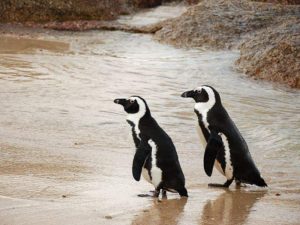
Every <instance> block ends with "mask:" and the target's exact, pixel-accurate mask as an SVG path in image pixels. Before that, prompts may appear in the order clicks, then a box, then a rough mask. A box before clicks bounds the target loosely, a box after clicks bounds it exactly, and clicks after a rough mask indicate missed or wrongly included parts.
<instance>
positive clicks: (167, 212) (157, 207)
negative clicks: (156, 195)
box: [131, 198, 187, 225]
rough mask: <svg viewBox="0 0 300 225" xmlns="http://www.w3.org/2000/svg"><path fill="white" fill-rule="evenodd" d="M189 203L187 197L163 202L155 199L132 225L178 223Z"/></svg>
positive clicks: (173, 224)
mask: <svg viewBox="0 0 300 225" xmlns="http://www.w3.org/2000/svg"><path fill="white" fill-rule="evenodd" d="M186 203H187V198H181V199H171V200H162V202H159V203H157V202H155V201H153V205H152V206H151V207H150V208H149V209H146V210H143V211H142V212H141V215H139V216H138V217H137V218H136V219H135V220H134V221H132V223H131V224H132V225H142V224H147V225H152V224H153V225H165V224H172V225H175V224H178V222H179V221H180V218H181V216H182V212H183V210H184V206H185V204H186Z"/></svg>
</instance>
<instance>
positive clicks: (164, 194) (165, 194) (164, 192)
mask: <svg viewBox="0 0 300 225" xmlns="http://www.w3.org/2000/svg"><path fill="white" fill-rule="evenodd" d="M162 198H164V199H167V191H166V190H162Z"/></svg>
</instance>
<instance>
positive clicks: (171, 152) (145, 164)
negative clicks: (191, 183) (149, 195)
mask: <svg viewBox="0 0 300 225" xmlns="http://www.w3.org/2000/svg"><path fill="white" fill-rule="evenodd" d="M114 102H115V103H116V104H120V105H122V106H123V107H124V110H125V111H126V112H127V113H128V115H127V122H128V123H129V125H130V126H131V127H132V137H133V140H134V144H135V147H136V151H135V155H134V158H133V163H132V175H133V178H134V179H135V180H136V181H139V180H140V177H141V174H142V175H143V177H144V178H145V180H147V181H148V182H150V183H151V184H152V185H153V186H154V187H155V191H154V197H156V198H158V197H159V194H160V191H161V190H162V193H163V197H166V191H170V192H176V193H179V195H180V196H181V197H188V192H187V190H186V188H185V177H184V174H183V172H182V169H181V166H180V163H179V159H178V155H177V152H176V149H175V146H174V144H173V141H172V139H171V138H170V137H169V136H168V134H167V133H166V132H165V131H164V130H163V129H162V128H161V127H160V126H159V125H158V123H157V122H156V120H155V119H154V118H153V117H152V116H151V112H150V109H149V107H148V105H147V103H146V101H145V100H144V99H143V98H141V97H139V96H132V97H130V98H128V99H125V98H119V99H115V100H114Z"/></svg>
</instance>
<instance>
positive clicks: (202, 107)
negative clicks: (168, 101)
mask: <svg viewBox="0 0 300 225" xmlns="http://www.w3.org/2000/svg"><path fill="white" fill-rule="evenodd" d="M215 103H216V101H215V99H211V100H209V101H208V102H198V103H196V104H195V107H194V110H195V112H196V114H197V116H198V118H199V120H201V121H202V122H203V124H204V126H205V127H206V129H208V125H209V124H208V121H207V114H208V112H209V111H210V110H211V109H212V108H213V107H214V105H215Z"/></svg>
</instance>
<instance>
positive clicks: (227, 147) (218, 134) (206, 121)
mask: <svg viewBox="0 0 300 225" xmlns="http://www.w3.org/2000/svg"><path fill="white" fill-rule="evenodd" d="M181 96H182V97H184V98H193V99H194V100H195V102H196V104H195V107H194V111H195V113H196V114H197V116H198V123H199V127H200V132H199V133H200V135H202V136H203V138H201V139H202V142H204V143H203V144H204V146H205V153H204V170H205V172H206V174H207V175H208V176H211V174H212V171H213V167H215V168H216V169H217V170H218V171H219V172H220V173H221V174H223V175H224V176H225V177H226V179H227V181H226V182H225V183H224V184H223V185H220V184H210V186H218V187H229V186H230V184H231V183H232V181H233V180H234V179H235V180H236V182H237V183H240V182H243V183H248V184H255V185H258V186H262V187H264V186H267V184H266V183H265V181H264V179H263V178H262V177H261V175H260V172H259V171H258V169H257V167H256V166H255V163H254V161H253V159H252V157H251V155H250V152H249V149H248V146H247V143H246V142H245V140H244V138H243V137H242V135H241V134H240V132H239V130H238V128H237V127H236V125H235V124H234V122H233V121H232V120H231V118H230V116H229V115H228V113H227V111H226V110H225V108H224V107H223V105H222V103H221V98H220V95H219V93H218V92H217V91H216V90H215V89H214V88H213V87H211V86H207V85H204V86H200V87H198V88H196V89H194V90H191V91H186V92H184V93H183V94H182V95H181Z"/></svg>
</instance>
